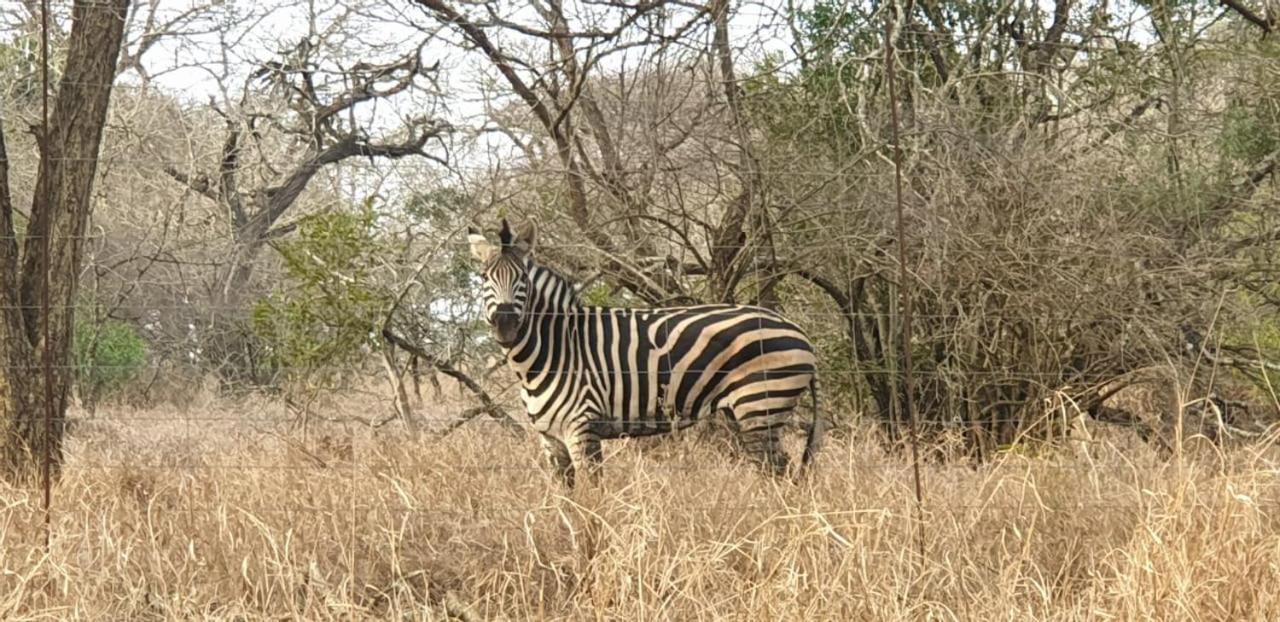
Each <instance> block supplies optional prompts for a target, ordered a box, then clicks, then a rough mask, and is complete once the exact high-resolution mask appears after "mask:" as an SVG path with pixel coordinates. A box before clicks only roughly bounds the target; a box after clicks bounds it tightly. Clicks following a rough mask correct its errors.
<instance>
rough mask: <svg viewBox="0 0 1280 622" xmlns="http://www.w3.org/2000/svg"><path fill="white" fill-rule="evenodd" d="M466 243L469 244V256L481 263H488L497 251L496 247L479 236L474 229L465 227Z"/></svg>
mask: <svg viewBox="0 0 1280 622" xmlns="http://www.w3.org/2000/svg"><path fill="white" fill-rule="evenodd" d="M467 241H468V242H470V243H471V256H472V257H475V258H476V259H478V260H480V261H481V262H485V261H489V259H490V258H491V257H493V254H494V253H496V252H497V251H498V249H497V247H495V246H494V245H493V243H491V242H489V240H488V239H486V238H485V237H484V236H483V235H481V234H480V232H479V231H477V230H476V228H475V227H467Z"/></svg>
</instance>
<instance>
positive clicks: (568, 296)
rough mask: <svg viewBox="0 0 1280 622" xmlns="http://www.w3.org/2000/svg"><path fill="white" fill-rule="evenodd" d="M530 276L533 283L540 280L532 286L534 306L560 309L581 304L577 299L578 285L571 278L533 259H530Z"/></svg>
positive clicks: (566, 309)
mask: <svg viewBox="0 0 1280 622" xmlns="http://www.w3.org/2000/svg"><path fill="white" fill-rule="evenodd" d="M530 276H531V277H532V279H533V282H534V283H535V284H537V283H539V281H542V283H541V284H540V285H535V287H534V298H535V299H536V302H535V306H540V307H544V308H552V309H556V310H560V311H568V310H570V309H575V308H577V307H581V306H582V303H581V301H579V300H578V285H577V283H575V282H574V281H573V279H570V278H569V277H567V276H565V275H563V274H561V273H560V272H559V271H557V270H555V269H553V268H550V267H547V266H544V265H542V264H540V263H537V262H534V261H530Z"/></svg>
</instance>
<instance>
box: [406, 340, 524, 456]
mask: <svg viewBox="0 0 1280 622" xmlns="http://www.w3.org/2000/svg"><path fill="white" fill-rule="evenodd" d="M382 337H383V338H384V339H386V340H387V342H388V343H390V344H391V345H393V346H395V347H397V348H400V349H401V350H404V351H405V352H408V353H410V354H412V355H414V356H416V357H418V358H419V359H422V360H424V361H426V362H428V363H430V364H431V366H432V367H435V368H436V369H437V370H439V371H440V373H442V374H444V375H446V376H448V377H450V378H453V379H454V380H457V381H458V382H460V383H462V386H464V387H466V388H467V390H468V391H471V392H472V393H473V394H475V396H476V398H477V399H479V400H480V404H481V405H482V406H483V408H484V410H485V412H488V413H489V416H490V417H493V418H494V419H496V420H498V421H500V422H501V423H502V425H503V427H505V428H507V429H510V430H516V431H523V430H524V427H523V426H521V425H520V424H519V423H516V421H515V419H512V418H511V415H509V414H507V412H506V411H505V410H503V409H502V407H501V406H498V403H497V402H495V401H494V399H493V398H492V397H490V396H489V393H488V392H486V391H485V390H484V388H482V387H481V386H480V385H479V384H478V383H477V382H476V381H475V380H472V379H471V377H470V376H468V375H467V374H465V373H463V372H462V371H461V370H459V369H458V368H456V367H454V366H453V365H451V364H450V363H449V362H448V361H445V360H443V359H441V358H439V357H437V356H434V355H432V354H431V353H429V352H427V351H426V350H423V349H422V348H420V347H418V346H417V345H414V344H413V342H411V341H409V340H408V339H405V338H404V337H401V336H400V335H398V334H396V333H395V331H392V330H391V329H390V328H383V329H382Z"/></svg>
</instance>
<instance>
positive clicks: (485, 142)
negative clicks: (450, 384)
mask: <svg viewBox="0 0 1280 622" xmlns="http://www.w3.org/2000/svg"><path fill="white" fill-rule="evenodd" d="M233 4H235V3H233ZM331 4H332V5H333V7H348V6H349V5H359V6H360V7H362V10H361V11H349V12H332V13H326V12H324V11H312V12H302V13H299V17H297V19H299V20H303V21H306V22H308V23H309V24H310V26H311V27H310V28H309V30H308V32H311V33H312V34H311V35H309V36H307V37H302V38H301V39H287V40H281V41H280V42H278V43H277V44H276V45H275V46H274V47H272V46H265V47H263V48H261V49H255V50H250V51H248V52H247V53H246V54H245V55H244V58H239V59H233V60H226V59H224V60H222V61H208V62H209V64H210V65H211V66H213V67H214V68H216V69H217V70H218V71H220V72H222V75H226V76H239V77H243V78H246V79H245V80H242V81H240V82H235V81H230V80H228V81H224V84H241V85H243V86H240V87H235V88H230V87H228V89H227V90H224V91H223V92H222V95H221V96H220V99H219V98H215V101H214V102H213V103H211V104H207V103H204V102H196V101H192V100H189V99H183V98H180V97H172V96H168V95H165V94H164V92H163V90H147V89H145V88H139V89H128V88H126V89H122V90H121V91H120V92H119V93H118V94H117V96H116V100H115V103H114V108H113V110H114V115H115V116H114V117H113V122H112V124H110V125H109V127H108V134H107V137H106V140H105V143H104V145H105V147H104V155H103V158H102V169H103V170H102V172H101V175H100V177H101V184H100V186H99V193H98V198H97V204H96V208H95V209H96V211H95V216H94V218H95V224H96V226H97V229H96V231H97V232H98V234H97V238H96V244H95V245H94V246H93V247H92V248H91V249H90V257H89V260H90V264H91V267H92V268H93V269H91V270H89V271H88V272H87V274H88V275H89V276H88V277H87V278H88V283H87V286H88V289H89V291H90V292H91V295H90V296H89V298H90V299H91V300H92V304H94V305H97V307H96V308H98V309H105V310H106V313H103V314H95V315H94V317H96V318H103V319H104V320H105V321H106V322H107V323H106V324H102V323H99V325H98V326H96V327H94V329H93V330H95V331H97V332H98V333H101V334H107V333H109V332H111V331H122V330H123V327H124V326H126V325H127V326H130V327H132V330H133V331H134V332H136V333H137V334H138V335H140V336H141V337H142V339H144V340H145V341H146V344H147V350H148V351H149V352H150V355H149V358H148V359H147V364H146V365H147V367H148V369H150V370H152V371H153V373H150V374H137V377H139V378H140V379H141V380H145V382H147V383H148V386H152V385H154V384H155V383H156V381H157V378H158V377H165V378H187V379H200V378H203V377H206V376H210V375H212V376H215V377H217V378H219V379H220V382H221V386H222V388H223V390H254V391H256V390H262V389H268V390H271V391H279V390H284V391H285V393H286V394H287V395H288V396H290V397H288V399H290V400H293V399H294V398H295V397H296V396H297V395H299V392H301V393H315V392H317V391H324V390H330V389H334V388H339V389H342V390H344V391H350V390H352V388H353V387H356V386H358V385H360V383H361V382H362V381H363V380H364V379H366V378H367V377H369V376H370V375H375V376H378V377H381V378H385V379H390V380H391V385H392V387H393V392H394V393H395V395H392V396H386V395H382V396H381V397H384V398H387V399H388V401H389V402H391V403H393V404H394V407H389V408H388V409H387V410H388V412H389V413H395V414H396V415H397V416H400V417H402V418H404V419H405V420H406V421H412V420H413V419H414V418H415V414H414V413H413V412H411V409H410V408H409V405H408V404H409V401H410V400H408V397H407V396H408V394H410V393H413V392H414V390H413V389H408V388H406V386H405V385H404V384H403V382H402V381H403V380H404V379H406V378H408V379H410V381H411V382H412V383H414V384H415V385H416V383H417V382H418V381H419V380H420V379H425V380H431V379H433V378H434V377H435V374H436V373H442V374H444V375H446V376H450V377H453V378H455V379H457V380H459V381H460V382H462V383H463V385H464V387H465V388H467V390H468V391H469V393H470V394H472V395H474V396H476V398H475V399H476V400H477V404H478V405H477V407H476V408H475V409H473V410H472V411H468V412H473V414H474V413H479V412H488V413H490V414H492V415H494V416H501V415H500V413H502V412H503V408H502V406H501V402H502V395H503V394H502V388H503V383H502V382H500V380H501V379H502V376H501V374H502V373H503V372H502V371H501V370H500V369H495V367H494V366H493V362H494V355H495V354H496V350H495V349H494V347H493V345H492V344H491V343H490V342H489V341H488V340H487V338H486V334H485V330H484V326H483V324H482V323H481V322H479V318H478V315H477V310H476V308H475V291H474V283H475V282H474V280H473V279H472V276H471V275H472V274H473V271H474V269H475V266H474V265H472V264H471V262H470V259H469V258H468V257H467V254H466V253H465V248H464V245H463V241H462V236H461V235H460V233H461V232H462V231H463V230H464V229H465V227H466V226H467V225H469V224H481V225H492V223H494V222H496V221H497V219H498V217H499V216H507V217H511V218H514V219H526V218H531V219H537V220H538V221H539V223H540V225H541V229H542V231H543V232H544V236H543V238H544V240H545V243H543V244H542V245H541V248H540V250H539V254H540V256H541V257H542V259H543V260H544V261H546V262H547V263H549V264H551V265H554V266H556V267H557V268H559V269H561V270H562V271H564V272H566V273H569V274H571V275H573V276H574V277H575V278H577V279H579V280H580V281H582V283H583V287H584V289H583V296H584V298H585V299H587V300H588V301H589V302H591V303H596V304H620V305H634V306H640V305H670V304H687V303H695V302H740V303H752V304H762V305H766V306H772V307H776V308H779V309H781V310H782V311H783V312H784V313H786V314H788V315H790V316H793V317H794V318H795V319H796V320H797V321H799V322H800V323H801V324H803V325H804V326H805V327H806V328H807V329H808V330H809V331H810V332H811V333H812V335H813V337H814V339H815V340H816V342H817V343H818V345H819V350H820V356H821V360H822V366H823V369H822V374H823V382H822V386H823V387H824V393H825V394H826V400H825V401H826V403H827V404H829V405H830V407H829V410H830V414H831V416H832V417H834V418H836V419H839V420H847V419H849V418H852V417H857V416H865V417H871V418H874V419H875V420H877V421H879V422H880V423H881V424H882V426H883V428H884V430H885V432H886V434H887V435H888V436H889V437H891V438H892V437H896V436H898V435H899V434H900V433H901V431H902V423H903V418H904V413H903V412H902V408H901V405H902V403H903V401H904V400H903V398H904V391H905V386H904V383H903V376H902V372H903V364H904V361H903V354H904V347H903V344H902V343H901V342H900V334H901V333H900V329H901V322H902V318H901V317H900V315H899V307H898V304H899V295H900V294H901V292H902V289H903V288H904V287H907V288H909V290H910V292H911V295H912V297H913V300H914V305H915V311H916V314H915V318H914V328H915V331H914V332H915V338H914V340H913V341H912V343H910V344H908V347H909V348H910V350H911V353H912V355H913V359H914V361H915V364H916V374H915V376H916V383H915V387H914V391H915V394H914V395H913V398H914V403H915V405H916V408H917V410H918V413H919V415H920V418H921V420H922V421H923V422H924V423H925V425H926V429H927V430H929V431H936V432H956V433H958V434H960V435H961V436H962V437H963V438H965V439H966V442H967V445H968V446H969V447H971V448H972V450H973V451H974V452H976V453H979V454H981V453H985V452H987V451H989V450H990V449H992V448H994V447H997V446H1002V445H1007V444H1009V443H1013V442H1018V441H1019V440H1020V439H1024V438H1027V437H1029V436H1034V437H1040V438H1048V437H1053V436H1056V435H1058V434H1060V433H1062V431H1063V427H1064V426H1070V425H1073V424H1072V420H1073V419H1079V418H1090V417H1091V418H1093V419H1098V420H1104V421H1111V422H1118V423H1124V424H1127V425H1138V426H1141V427H1143V428H1144V429H1145V430H1146V431H1148V432H1155V433H1157V435H1158V433H1159V431H1160V429H1161V428H1162V427H1163V426H1165V425H1167V424H1168V422H1169V421H1175V420H1180V419H1179V418H1180V417H1185V416H1186V415H1188V413H1190V414H1192V415H1194V416H1197V417H1201V418H1204V417H1209V418H1211V419H1215V420H1218V421H1220V425H1217V427H1216V428H1215V430H1216V432H1214V433H1215V434H1219V435H1229V434H1232V433H1238V432H1246V431H1247V430H1248V429H1249V428H1250V425H1251V424H1253V423H1257V421H1259V420H1260V421H1262V422H1263V423H1265V422H1267V421H1270V420H1272V419H1274V418H1275V416H1276V414H1277V412H1276V403H1277V401H1276V400H1275V398H1274V394H1273V392H1272V380H1271V378H1270V377H1269V375H1268V374H1269V373H1270V372H1272V371H1273V370H1274V369H1275V368H1276V366H1275V365H1274V364H1272V363H1270V362H1269V361H1270V360H1271V358H1272V356H1273V355H1275V354H1276V352H1277V350H1280V329H1278V328H1277V326H1276V323H1275V320H1274V318H1275V312H1276V306H1277V303H1280V290H1278V289H1277V287H1278V286H1277V278H1276V275H1277V273H1276V266H1275V261H1276V242H1277V240H1280V229H1278V228H1277V227H1280V223H1277V222H1276V218H1275V216H1274V212H1275V210H1274V207H1275V205H1276V201H1277V192H1276V186H1275V184H1276V181H1275V177H1276V176H1275V168H1276V162H1277V159H1278V158H1280V74H1278V69H1277V67H1280V44H1278V43H1277V42H1276V41H1275V37H1274V35H1273V34H1272V33H1270V30H1271V29H1273V28H1274V26H1275V24H1274V23H1273V22H1269V21H1267V20H1266V19H1265V18H1262V17H1259V16H1258V15H1256V14H1253V13H1251V12H1250V10H1249V8H1248V7H1247V6H1245V5H1243V4H1240V3H1236V4H1235V5H1232V6H1225V7H1224V6H1219V5H1217V4H1214V3H1209V2H1201V1H1197V2H1190V1H1186V2H1175V3H1168V2H1159V3H1151V4H1147V3H1144V2H1137V3H1121V4H1115V3H1107V2H1088V1H1083V0H1055V2H1053V3H1052V6H1050V5H1045V4H1043V3H1041V4H1037V3H1026V2H1016V3H1003V2H986V1H978V2H936V1H930V2H914V3H909V4H907V5H887V4H881V3H871V4H857V3H848V2H843V1H840V0H820V1H818V2H815V3H811V4H809V5H807V6H806V7H804V8H800V7H790V6H788V7H787V8H785V9H780V10H779V11H777V12H776V13H773V14H769V15H761V14H759V13H758V12H755V11H751V10H748V9H749V7H747V6H746V5H738V4H733V3H730V2H727V1H723V0H716V1H713V2H711V3H709V4H707V5H705V6H691V5H686V4H683V3H662V2H659V3H644V4H642V5H635V6H631V5H625V6H624V5H617V6H614V5H610V6H608V7H601V8H600V10H599V11H597V12H590V14H588V13H581V14H575V13H574V12H573V11H572V10H570V8H568V7H565V6H562V5H560V4H558V3H553V4H550V5H548V6H546V7H543V10H541V11H537V12H535V13H534V14H527V15H526V14H523V13H519V12H518V11H515V7H514V5H509V4H507V3H503V2H486V3H481V4H456V5H455V4H453V3H450V2H444V1H437V0H419V1H418V2H415V3H413V10H411V11H408V12H405V11H389V10H386V9H385V7H381V6H380V5H378V4H377V3H363V2H354V3H353V2H345V3H343V2H333V3H331ZM237 6H239V5H237ZM241 8H243V9H244V10H245V12H244V13H243V14H237V15H240V17H244V18H245V21H243V22H237V21H234V20H232V21H231V22H227V24H229V25H227V24H224V25H226V26H227V28H223V29H222V30H223V31H226V32H229V33H233V34H234V32H235V31H236V30H235V29H236V28H241V29H242V31H243V32H247V31H248V29H250V28H252V23H253V22H252V20H249V19H248V18H247V17H246V16H249V15H251V14H252V13H253V10H254V9H253V7H252V6H250V5H248V4H245V5H244V6H243V7H241ZM891 13H892V16H891V15H890V14H891ZM211 15H215V16H216V15H221V13H218V12H217V10H214V12H213V13H211ZM227 15H230V14H227ZM224 17H226V16H224ZM189 19H191V20H196V21H198V19H197V18H194V17H193V18H189ZM200 19H203V18H200ZM891 19H892V21H893V22H894V23H895V24H896V29H895V31H894V37H893V40H892V45H893V46H894V47H895V49H896V51H897V54H896V56H897V59H898V61H897V62H898V65H897V67H896V70H897V76H898V78H899V83H900V84H901V86H902V88H901V89H900V94H899V97H898V102H897V104H898V106H899V108H900V110H901V112H902V118H901V121H900V127H899V130H900V134H901V139H900V143H901V147H902V151H903V154H904V162H903V170H902V173H903V178H904V180H905V196H904V202H905V213H906V219H907V231H908V234H909V236H910V237H909V239H908V240H907V245H908V249H909V251H908V259H907V262H908V264H907V266H906V273H907V274H908V281H907V282H905V283H904V282H902V281H901V279H900V276H899V274H900V267H899V266H898V265H897V261H896V255H895V253H894V249H895V247H896V242H897V240H896V239H895V231H896V229H895V222H894V219H893V216H894V212H895V195H894V191H893V180H894V168H893V166H892V164H891V161H890V155H891V135H892V133H891V127H890V117H889V114H888V112H889V110H890V105H891V103H892V102H890V101H889V100H888V97H887V93H886V89H885V64H884V45H885V40H884V26H885V24H886V22H887V21H890V20H891ZM192 23H195V22H192ZM375 27H376V28H382V29H389V30H387V31H388V32H391V31H392V30H394V29H397V28H400V29H406V30H405V32H406V33H412V34H406V35H405V39H404V41H402V42H399V43H397V42H395V41H387V42H383V43H380V44H377V45H371V44H369V43H368V42H367V41H364V40H362V39H361V38H359V37H348V36H344V35H342V34H341V33H344V32H365V31H367V30H368V29H370V28H375ZM198 30H199V29H198V28H194V27H193V28H192V33H190V34H185V35H181V36H187V37H196V38H198V37H199V36H202V35H199V34H195V33H196V31H198ZM300 32H301V31H300ZM396 32H399V31H396ZM421 33H429V38H430V46H427V47H420V46H421V45H422V44H423V41H422V40H421V39H422V37H423V36H424V35H422V34H421ZM24 36H25V35H24ZM217 36H219V37H226V36H232V35H228V34H220V35H217ZM26 41H27V39H25V38H22V37H20V36H18V35H15V36H14V37H13V38H12V39H11V40H10V41H9V43H8V44H7V47H5V48H4V54H3V55H0V64H3V65H4V67H3V68H4V71H3V72H0V76H4V80H5V81H6V88H7V89H9V92H10V93H13V94H14V95H15V98H14V99H13V100H12V101H14V102H25V103H21V104H15V105H20V106H25V107H26V108H22V110H23V112H20V113H19V114H20V115H21V114H25V115H27V116H30V114H32V112H31V111H32V110H34V108H30V107H31V106H33V105H34V102H33V101H32V100H30V98H29V95H30V92H29V91H30V83H29V75H27V73H29V71H28V70H26V69H23V68H24V67H29V66H30V58H29V56H30V55H29V48H30V46H29V44H28V43H27V42H26ZM223 42H224V43H225V41H223ZM777 42H783V43H784V45H782V46H779V45H777V44H776V43H777ZM322 43H323V45H322ZM427 50H430V52H428V51H427ZM434 56H439V58H440V59H441V60H442V61H447V62H439V63H437V62H434V61H429V60H428V59H429V58H431V57H434ZM623 59H625V60H623ZM139 62H141V61H139ZM144 65H145V63H143V64H142V65H135V66H144ZM24 72H27V73H24ZM469 75H479V76H483V77H484V79H482V80H480V81H479V83H478V84H479V86H476V84H477V83H476V82H475V81H469V80H467V79H463V78H464V76H469ZM142 83H143V84H144V85H145V84H149V82H147V81H146V80H142ZM461 85H467V86H461ZM468 89H472V90H468ZM473 91H474V92H473ZM24 94H25V95H24ZM18 95H22V96H23V97H26V99H23V98H22V97H17V96H18ZM468 102H470V103H468ZM476 102H480V103H479V104H476ZM405 110H413V111H414V112H413V113H412V114H410V113H406V112H404V111H405ZM6 114H7V116H6V119H5V121H6V123H8V124H10V125H12V124H13V123H15V122H16V120H15V118H14V117H13V115H12V113H6ZM10 136H11V140H15V141H19V143H20V142H21V141H22V140H24V138H23V137H21V136H19V135H18V134H16V133H13V132H10ZM11 148H12V147H11ZM19 148H21V144H19ZM139 162H143V163H145V164H146V165H142V166H140V165H139ZM15 166H17V170H18V173H17V174H16V175H15V180H16V182H15V183H16V185H17V186H18V187H19V191H20V192H30V191H31V187H30V183H29V182H28V181H27V179H28V178H27V177H25V176H24V174H23V173H22V170H21V165H20V163H15ZM144 212H145V214H151V216H147V215H145V214H144ZM210 231H212V232H213V233H209V232H210ZM106 318H109V319H106ZM108 326H109V327H113V328H110V329H108V330H107V331H106V332H104V331H103V329H104V327H108ZM113 334H114V333H113ZM119 334H120V335H123V334H124V333H123V332H121V333H119ZM121 339H123V337H121ZM122 343H123V342H122ZM157 370H162V371H157ZM1206 370H1212V371H1206ZM131 377H133V376H131ZM1156 381H1158V382H1159V383H1161V384H1160V386H1161V387H1163V388H1162V389H1161V390H1162V391H1165V392H1167V393H1169V394H1171V395H1174V394H1176V397H1175V398H1173V399H1172V401H1171V403H1170V404H1168V405H1164V406H1161V407H1160V408H1155V409H1150V412H1140V411H1142V409H1134V408H1126V407H1125V406H1124V405H1123V404H1120V403H1118V402H1117V399H1116V398H1117V396H1120V395H1122V394H1123V393H1124V392H1125V390H1126V388H1127V387H1132V386H1133V385H1141V384H1150V383H1152V382H1156ZM97 382H98V381H96V380H95V381H92V382H91V385H92V386H97V385H96V384H93V383H97ZM112 382H116V381H112ZM176 384H192V383H191V382H186V383H176ZM104 386H105V385H104ZM112 391H114V389H112V390H105V389H103V390H101V391H97V390H95V392H94V394H95V395H99V394H100V395H102V396H104V397H106V396H109V395H110V394H111V393H112ZM148 395H158V392H151V393H148ZM508 397H509V396H508ZM1053 413H1056V414H1053ZM1153 418H1154V419H1153Z"/></svg>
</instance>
